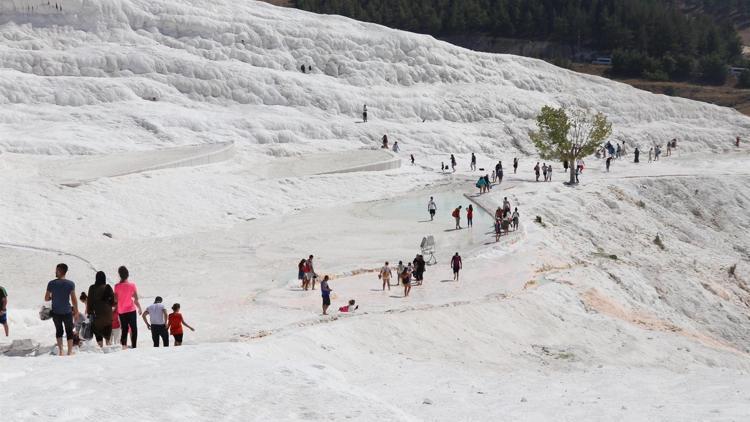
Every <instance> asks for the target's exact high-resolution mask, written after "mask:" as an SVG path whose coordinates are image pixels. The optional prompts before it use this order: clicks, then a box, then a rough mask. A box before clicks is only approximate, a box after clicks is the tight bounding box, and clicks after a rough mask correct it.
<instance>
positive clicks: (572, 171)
mask: <svg viewBox="0 0 750 422" xmlns="http://www.w3.org/2000/svg"><path fill="white" fill-rule="evenodd" d="M570 184H571V186H572V185H575V184H576V168H575V166H574V165H573V162H572V161H571V166H570Z"/></svg>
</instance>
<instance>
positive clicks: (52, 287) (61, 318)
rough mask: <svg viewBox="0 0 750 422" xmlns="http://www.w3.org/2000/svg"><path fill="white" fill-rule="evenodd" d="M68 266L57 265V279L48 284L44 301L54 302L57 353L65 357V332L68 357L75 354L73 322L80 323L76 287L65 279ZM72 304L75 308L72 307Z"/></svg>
mask: <svg viewBox="0 0 750 422" xmlns="http://www.w3.org/2000/svg"><path fill="white" fill-rule="evenodd" d="M67 273H68V266H67V265H65V264H57V267H56V268H55V277H56V278H55V279H54V280H52V281H50V282H49V283H47V291H46V292H45V293H44V300H45V301H48V300H51V301H52V309H51V311H52V312H51V315H52V321H53V322H54V323H55V338H56V339H57V352H58V354H59V355H60V356H62V355H63V347H62V346H63V344H62V337H63V330H64V331H65V339H66V340H67V342H68V355H72V354H73V322H74V321H76V322H77V321H78V299H77V298H76V285H75V283H73V282H72V281H70V280H67V279H65V275H66V274H67ZM71 302H72V303H73V306H71V305H70V304H71Z"/></svg>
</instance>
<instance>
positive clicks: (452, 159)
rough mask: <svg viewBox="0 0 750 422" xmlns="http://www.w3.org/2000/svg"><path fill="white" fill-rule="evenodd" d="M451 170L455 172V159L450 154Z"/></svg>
mask: <svg viewBox="0 0 750 422" xmlns="http://www.w3.org/2000/svg"><path fill="white" fill-rule="evenodd" d="M451 168H452V169H453V172H454V173H455V172H456V157H454V156H453V154H451Z"/></svg>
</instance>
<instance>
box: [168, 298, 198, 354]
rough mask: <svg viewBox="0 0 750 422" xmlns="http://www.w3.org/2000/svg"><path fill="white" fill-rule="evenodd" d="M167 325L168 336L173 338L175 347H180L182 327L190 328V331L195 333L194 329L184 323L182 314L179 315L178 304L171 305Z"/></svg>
mask: <svg viewBox="0 0 750 422" xmlns="http://www.w3.org/2000/svg"><path fill="white" fill-rule="evenodd" d="M167 325H168V327H169V332H170V334H172V337H174V345H175V347H176V346H182V334H183V331H182V326H183V325H184V326H186V327H188V328H190V331H195V329H194V328H193V327H191V326H190V325H188V323H187V322H185V319H184V318H183V317H182V314H181V313H180V304H179V303H175V304H174V305H172V313H171V314H169V317H168V318H167Z"/></svg>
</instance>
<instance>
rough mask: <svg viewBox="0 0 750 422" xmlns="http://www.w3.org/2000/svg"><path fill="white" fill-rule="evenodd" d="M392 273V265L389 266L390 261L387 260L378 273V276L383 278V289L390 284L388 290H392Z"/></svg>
mask: <svg viewBox="0 0 750 422" xmlns="http://www.w3.org/2000/svg"><path fill="white" fill-rule="evenodd" d="M391 275H392V273H391V267H389V266H388V261H385V265H383V268H381V269H380V273H378V278H379V279H381V280H383V291H385V288H386V286H388V290H391Z"/></svg>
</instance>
